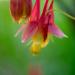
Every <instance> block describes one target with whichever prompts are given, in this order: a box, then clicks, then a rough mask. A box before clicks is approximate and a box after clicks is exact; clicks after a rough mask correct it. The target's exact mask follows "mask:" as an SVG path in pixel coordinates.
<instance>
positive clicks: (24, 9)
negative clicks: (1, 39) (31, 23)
mask: <svg viewBox="0 0 75 75" xmlns="http://www.w3.org/2000/svg"><path fill="white" fill-rule="evenodd" d="M31 9H32V1H31V0H10V11H11V15H12V17H13V19H14V20H15V21H17V22H18V23H20V21H21V20H22V19H25V18H28V17H29V16H30V14H31Z"/></svg>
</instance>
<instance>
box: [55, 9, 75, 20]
mask: <svg viewBox="0 0 75 75" xmlns="http://www.w3.org/2000/svg"><path fill="white" fill-rule="evenodd" d="M54 11H59V12H60V13H62V14H64V15H65V16H67V17H68V18H70V19H72V20H75V17H74V16H72V15H70V14H68V13H67V12H65V11H63V10H61V9H55V10H54Z"/></svg>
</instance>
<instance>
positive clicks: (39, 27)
mask: <svg viewBox="0 0 75 75" xmlns="http://www.w3.org/2000/svg"><path fill="white" fill-rule="evenodd" d="M48 3H49V0H45V4H44V7H43V11H42V14H40V0H36V2H35V4H34V7H33V8H32V11H31V15H30V16H29V20H28V21H27V23H26V24H23V25H22V26H21V28H20V29H19V30H18V31H17V33H16V36H17V35H18V34H19V33H20V32H23V33H22V43H25V42H26V41H28V40H29V39H31V40H32V44H31V51H32V53H33V54H38V53H39V51H40V48H44V47H46V46H47V44H48V42H49V35H54V36H56V37H58V38H63V37H67V36H66V35H65V34H64V33H63V32H62V31H61V30H60V29H59V28H58V26H57V25H56V24H55V22H54V11H53V4H54V0H52V1H51V3H50V5H49V6H48ZM22 8H23V7H22ZM19 9H20V8H19ZM20 10H21V9H20ZM20 10H18V11H20ZM16 11H17V10H16ZM21 13H22V12H21ZM16 15H19V13H16ZM22 16H23V15H22V14H20V15H19V16H18V17H19V18H20V17H22ZM18 17H17V18H18ZM15 18H16V17H15ZM19 18H18V19H19Z"/></svg>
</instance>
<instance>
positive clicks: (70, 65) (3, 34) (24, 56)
mask: <svg viewBox="0 0 75 75" xmlns="http://www.w3.org/2000/svg"><path fill="white" fill-rule="evenodd" d="M33 1H35V0H33ZM43 4H44V0H41V8H42V6H43ZM54 8H56V9H57V8H60V9H62V10H63V11H65V12H67V13H68V14H70V15H72V16H75V0H55V3H54ZM55 23H56V24H57V25H58V26H59V27H60V28H61V29H62V31H64V33H65V34H66V35H67V36H68V37H69V38H63V39H58V38H56V37H53V39H54V40H53V42H49V44H48V46H47V47H46V48H44V49H41V52H40V54H39V55H38V56H35V57H34V56H32V54H31V53H30V51H29V46H27V45H26V44H22V43H21V39H20V38H21V37H20V36H19V37H17V38H15V37H14V34H15V33H16V31H17V29H18V28H20V25H18V24H17V23H16V22H13V20H12V17H11V15H10V11H9V0H0V75H28V67H29V65H30V64H40V65H42V69H43V75H75V20H72V19H71V18H68V17H67V16H65V15H64V14H62V13H60V12H59V11H55Z"/></svg>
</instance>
